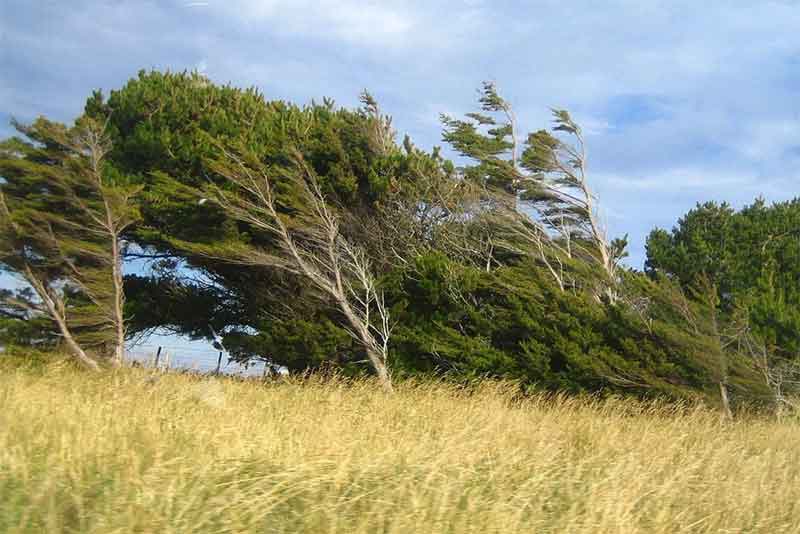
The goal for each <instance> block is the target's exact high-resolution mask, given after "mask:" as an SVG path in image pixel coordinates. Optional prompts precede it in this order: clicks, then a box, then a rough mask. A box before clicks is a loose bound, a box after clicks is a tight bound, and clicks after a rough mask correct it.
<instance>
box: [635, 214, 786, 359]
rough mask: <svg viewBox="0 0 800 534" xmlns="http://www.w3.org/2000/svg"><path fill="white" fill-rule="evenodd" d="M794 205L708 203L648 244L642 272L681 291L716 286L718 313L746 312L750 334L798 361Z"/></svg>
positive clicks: (658, 232)
mask: <svg viewBox="0 0 800 534" xmlns="http://www.w3.org/2000/svg"><path fill="white" fill-rule="evenodd" d="M798 228H800V200H798V199H795V200H791V201H788V202H780V203H776V204H773V205H771V206H767V205H766V203H765V202H764V201H763V200H761V199H759V200H756V201H755V202H754V203H753V204H751V205H749V206H745V207H744V208H742V209H741V210H739V211H735V210H733V209H732V208H731V207H730V206H729V205H727V204H725V203H723V204H717V203H714V202H708V203H705V204H698V205H697V207H696V208H695V209H693V210H691V211H690V212H689V213H687V214H686V215H685V216H684V217H682V218H681V219H680V220H679V221H678V224H677V225H676V226H675V228H673V229H672V231H671V232H667V231H665V230H661V229H656V230H653V232H651V233H650V236H649V237H648V240H647V262H646V269H647V272H648V273H650V274H651V275H654V274H655V273H663V274H665V275H667V276H669V277H671V278H673V279H675V280H676V281H678V282H679V283H680V284H681V285H682V286H684V287H687V288H689V287H692V286H693V285H694V284H695V283H696V281H697V280H698V279H699V278H700V277H701V276H707V277H709V278H710V280H711V281H713V282H714V283H715V285H716V286H717V289H718V297H719V302H720V308H721V311H722V312H724V313H730V312H732V310H733V309H734V308H735V307H736V306H744V307H746V308H747V309H749V314H750V319H751V321H752V326H753V328H754V330H755V331H756V332H757V333H758V334H759V336H760V337H761V338H762V339H764V340H766V341H767V343H768V344H769V346H770V347H772V348H773V349H774V350H777V351H779V352H780V353H782V354H784V355H786V356H790V357H793V358H796V357H797V356H799V355H800V230H798Z"/></svg>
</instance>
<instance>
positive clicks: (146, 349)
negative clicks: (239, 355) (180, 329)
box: [127, 343, 286, 377]
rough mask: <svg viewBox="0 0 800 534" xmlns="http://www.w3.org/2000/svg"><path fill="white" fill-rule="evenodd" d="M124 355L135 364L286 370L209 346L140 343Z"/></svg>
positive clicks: (229, 371)
mask: <svg viewBox="0 0 800 534" xmlns="http://www.w3.org/2000/svg"><path fill="white" fill-rule="evenodd" d="M127 357H128V360H129V361H131V362H136V363H137V364H139V365H142V366H145V367H155V368H159V369H165V370H166V369H171V370H180V371H194V372H197V373H207V374H208V373H217V374H225V375H234V376H249V377H256V376H265V375H270V374H280V375H282V374H286V371H285V368H278V367H275V366H273V365H270V364H268V363H266V362H263V361H255V362H252V363H249V364H247V365H243V364H240V363H237V362H234V361H231V360H230V359H229V357H228V354H226V353H225V352H224V351H218V350H216V349H213V348H211V347H209V348H207V349H205V348H200V347H186V346H180V345H163V344H148V343H144V344H139V345H136V346H135V347H132V348H130V349H129V350H128V353H127Z"/></svg>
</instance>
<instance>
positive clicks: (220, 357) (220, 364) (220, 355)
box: [214, 351, 222, 374]
mask: <svg viewBox="0 0 800 534" xmlns="http://www.w3.org/2000/svg"><path fill="white" fill-rule="evenodd" d="M221 366H222V351H219V359H218V360H217V370H216V371H214V373H215V374H219V370H220V367H221Z"/></svg>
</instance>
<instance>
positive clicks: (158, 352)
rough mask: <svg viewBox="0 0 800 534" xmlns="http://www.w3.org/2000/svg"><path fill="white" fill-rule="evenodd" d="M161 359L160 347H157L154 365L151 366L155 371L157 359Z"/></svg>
mask: <svg viewBox="0 0 800 534" xmlns="http://www.w3.org/2000/svg"><path fill="white" fill-rule="evenodd" d="M160 357H161V345H159V346H158V351H156V363H155V365H153V367H155V368H156V369H158V359H159V358H160Z"/></svg>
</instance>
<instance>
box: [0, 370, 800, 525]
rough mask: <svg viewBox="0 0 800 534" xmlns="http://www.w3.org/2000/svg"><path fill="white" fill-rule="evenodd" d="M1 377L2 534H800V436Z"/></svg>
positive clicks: (639, 412)
mask: <svg viewBox="0 0 800 534" xmlns="http://www.w3.org/2000/svg"><path fill="white" fill-rule="evenodd" d="M148 376H149V375H148V374H146V372H145V371H141V370H140V371H136V370H124V371H119V372H116V373H114V374H107V375H102V376H95V377H89V376H87V375H85V374H82V373H79V372H76V371H74V370H71V369H70V368H69V367H68V366H61V367H59V366H55V367H51V368H50V369H48V370H47V372H46V373H38V372H32V371H23V370H19V369H15V368H0V406H2V410H0V496H2V497H1V498H0V531H2V532H45V531H50V532H63V531H74V532H134V531H135V532H160V533H166V532H242V531H259V532H421V533H423V532H424V533H428V532H431V533H432V532H453V533H462V532H504V533H505V532H517V531H525V532H572V533H575V532H593V533H594V532H669V533H674V532H720V531H726V532H734V531H735V532H769V533H777V532H796V531H797V528H798V525H800V504H798V503H800V476H798V475H800V447H798V446H797V443H798V442H800V427H798V425H797V424H796V423H795V422H787V421H784V422H781V423H779V422H775V421H769V420H757V419H751V420H747V421H741V422H737V423H734V424H732V425H722V424H720V422H719V419H718V417H717V415H716V413H711V412H707V411H704V410H701V409H698V410H688V411H687V412H686V413H684V414H683V415H678V414H677V413H676V412H675V411H674V410H672V411H670V410H669V409H667V408H664V407H661V408H659V407H656V406H653V405H650V406H645V405H637V404H633V403H631V402H629V401H619V400H612V401H604V402H602V403H601V402H590V401H587V400H575V399H572V400H569V399H561V400H556V401H545V400H544V399H532V400H530V401H525V402H522V403H520V402H513V401H512V399H511V397H512V396H511V394H510V393H509V392H508V390H509V388H508V387H503V386H502V385H485V386H483V387H481V388H479V390H478V391H476V392H473V394H467V393H464V392H459V391H458V390H456V389H455V388H453V387H450V386H444V385H430V384H428V385H423V384H417V385H413V384H405V385H400V387H399V388H398V389H399V391H398V393H397V394H396V395H395V396H393V397H391V398H388V397H386V396H385V395H383V394H382V393H380V391H379V390H378V389H377V388H376V387H374V386H373V385H371V384H368V383H355V384H349V385H348V384H344V383H341V382H335V381H334V382H328V383H320V382H315V383H309V384H305V385H300V384H296V383H282V384H279V385H272V386H269V387H264V386H260V385H257V384H252V383H251V384H245V383H237V382H233V381H214V380H200V379H197V378H191V377H186V376H161V377H160V378H159V379H157V380H155V381H152V380H148Z"/></svg>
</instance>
